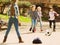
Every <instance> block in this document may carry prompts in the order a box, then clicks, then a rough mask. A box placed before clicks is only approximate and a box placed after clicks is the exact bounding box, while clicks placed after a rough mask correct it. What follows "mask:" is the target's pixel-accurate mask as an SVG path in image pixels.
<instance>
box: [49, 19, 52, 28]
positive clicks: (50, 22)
mask: <svg viewBox="0 0 60 45" xmlns="http://www.w3.org/2000/svg"><path fill="white" fill-rule="evenodd" d="M51 26H52V21H51V20H49V27H50V28H52V27H51Z"/></svg>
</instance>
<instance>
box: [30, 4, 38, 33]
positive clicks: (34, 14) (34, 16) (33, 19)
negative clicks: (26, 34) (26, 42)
mask: <svg viewBox="0 0 60 45" xmlns="http://www.w3.org/2000/svg"><path fill="white" fill-rule="evenodd" d="M29 14H30V17H31V23H32V24H31V27H30V29H29V30H30V31H31V30H32V31H33V32H35V31H36V21H37V17H38V14H37V11H36V6H35V5H32V7H31V10H30V11H29Z"/></svg>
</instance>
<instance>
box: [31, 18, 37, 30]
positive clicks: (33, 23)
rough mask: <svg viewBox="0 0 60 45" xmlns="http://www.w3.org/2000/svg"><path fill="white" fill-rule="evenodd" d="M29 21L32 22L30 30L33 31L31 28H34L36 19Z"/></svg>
mask: <svg viewBox="0 0 60 45" xmlns="http://www.w3.org/2000/svg"><path fill="white" fill-rule="evenodd" d="M31 21H32V25H31V27H32V29H33V28H35V27H36V19H32V20H31Z"/></svg>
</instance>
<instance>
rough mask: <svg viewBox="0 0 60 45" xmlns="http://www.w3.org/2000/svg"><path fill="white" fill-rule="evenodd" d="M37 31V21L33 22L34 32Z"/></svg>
mask: <svg viewBox="0 0 60 45" xmlns="http://www.w3.org/2000/svg"><path fill="white" fill-rule="evenodd" d="M35 31H36V20H34V21H33V32H35Z"/></svg>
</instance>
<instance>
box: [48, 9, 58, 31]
mask: <svg viewBox="0 0 60 45" xmlns="http://www.w3.org/2000/svg"><path fill="white" fill-rule="evenodd" d="M55 16H59V14H57V12H55V11H54V10H53V9H52V8H51V9H50V11H49V27H50V28H52V27H51V26H52V23H53V31H55V28H56V25H55Z"/></svg>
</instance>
